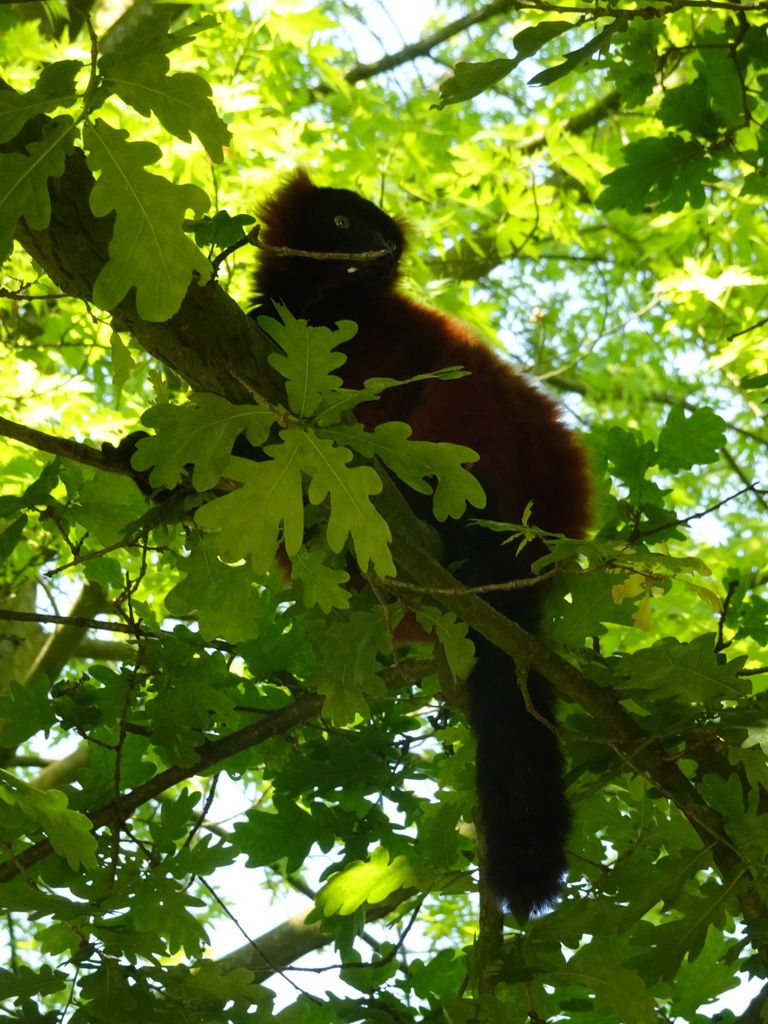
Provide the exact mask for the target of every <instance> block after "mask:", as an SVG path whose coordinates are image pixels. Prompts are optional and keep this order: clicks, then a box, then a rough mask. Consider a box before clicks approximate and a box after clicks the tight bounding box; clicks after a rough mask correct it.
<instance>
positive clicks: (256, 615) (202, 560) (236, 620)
mask: <svg viewBox="0 0 768 1024" xmlns="http://www.w3.org/2000/svg"><path fill="white" fill-rule="evenodd" d="M215 540H216V538H215V537H211V536H206V537H203V539H202V541H201V542H200V543H198V544H197V545H196V546H195V548H194V550H193V551H192V554H191V555H190V556H189V558H185V559H184V560H183V561H182V562H181V564H180V566H179V568H180V569H181V571H182V573H184V574H185V575H184V577H183V579H181V580H180V581H179V582H178V583H177V584H176V586H175V587H173V589H172V590H171V591H170V592H169V593H168V594H167V595H166V598H165V607H166V608H167V610H168V611H169V612H170V614H171V615H175V616H178V617H180V618H181V617H183V616H186V615H188V614H189V613H191V612H195V613H196V617H197V620H198V623H199V626H200V635H201V636H202V637H203V639H205V640H214V639H216V638H217V637H221V638H222V639H223V640H227V641H229V643H233V644H236V643H240V641H241V640H252V639H254V638H255V637H256V636H258V633H259V620H260V618H261V617H262V615H263V613H264V608H263V603H262V600H261V596H260V594H259V590H258V588H257V587H256V586H254V574H253V572H252V570H251V568H250V566H247V565H227V564H226V563H225V562H222V561H221V560H220V559H219V557H218V556H217V555H216V552H215V550H214V548H215Z"/></svg>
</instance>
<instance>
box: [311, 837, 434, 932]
mask: <svg viewBox="0 0 768 1024" xmlns="http://www.w3.org/2000/svg"><path fill="white" fill-rule="evenodd" d="M416 886H417V876H416V872H415V871H414V869H413V868H412V867H411V865H410V864H409V863H408V860H407V858H405V857H403V856H400V857H395V859H394V860H393V861H392V862H391V863H390V860H389V853H388V852H387V850H385V849H384V847H382V846H379V847H377V848H376V849H375V850H374V851H373V853H372V854H371V857H370V860H369V861H367V862H365V861H354V862H353V863H352V864H350V865H349V866H348V867H347V868H345V870H344V871H340V872H338V873H337V874H335V875H331V878H330V880H329V881H328V882H327V883H326V884H325V885H324V886H323V888H322V889H321V890H320V892H319V893H318V894H317V898H316V903H317V906H318V907H319V908H320V910H322V912H323V914H324V915H325V916H326V917H330V915H331V914H341V915H345V914H352V913H354V911H355V910H357V908H358V907H361V906H362V905H363V903H379V902H380V901H381V900H383V899H386V897H387V896H389V894H390V893H392V892H394V891H395V890H396V889H409V888H414V887H416Z"/></svg>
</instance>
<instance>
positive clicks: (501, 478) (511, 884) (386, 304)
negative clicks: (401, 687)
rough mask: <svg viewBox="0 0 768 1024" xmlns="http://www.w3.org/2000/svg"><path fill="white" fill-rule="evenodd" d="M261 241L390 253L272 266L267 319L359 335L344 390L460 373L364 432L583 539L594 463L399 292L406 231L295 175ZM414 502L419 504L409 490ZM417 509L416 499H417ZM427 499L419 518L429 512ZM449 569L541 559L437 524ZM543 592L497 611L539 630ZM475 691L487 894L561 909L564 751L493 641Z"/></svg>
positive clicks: (484, 533)
mask: <svg viewBox="0 0 768 1024" xmlns="http://www.w3.org/2000/svg"><path fill="white" fill-rule="evenodd" d="M259 214H260V220H261V223H262V229H261V235H260V237H261V240H262V241H264V242H266V243H268V244H269V245H271V246H288V247H290V248H292V249H302V250H309V251H315V252H330V253H363V252H371V251H380V252H382V255H381V257H379V258H377V259H375V260H372V261H369V262H352V261H343V260H316V259H312V258H307V257H301V256H285V255H278V254H276V253H273V252H270V251H269V250H267V251H262V252H261V253H260V254H259V262H258V266H257V269H256V274H255V286H256V292H257V299H256V302H257V306H256V308H255V309H254V310H253V311H252V313H251V315H252V316H260V315H262V314H269V315H274V314H275V310H274V303H276V302H279V303H282V304H284V305H285V306H287V307H288V309H289V310H290V311H291V313H293V315H294V316H296V317H299V318H302V319H306V320H308V321H309V322H310V324H313V325H316V326H332V325H333V324H335V323H336V322H337V321H339V320H353V321H354V322H355V323H356V324H357V334H356V335H355V336H354V337H353V338H352V339H351V340H350V341H348V342H346V343H345V345H344V347H343V349H342V351H344V352H345V354H346V357H347V358H346V362H345V363H344V364H343V365H342V366H341V368H340V369H338V370H337V371H336V372H337V373H338V374H339V375H340V376H341V378H342V380H343V382H344V386H345V387H348V388H361V387H362V386H363V382H364V381H365V380H366V379H368V378H369V377H394V378H397V379H407V378H411V377H415V376H417V375H418V374H424V373H429V372H430V371H435V370H439V369H441V368H445V367H449V366H463V367H464V368H465V369H466V370H468V371H469V374H468V375H467V376H464V377H461V378H458V379H454V380H449V381H446V380H435V379H432V380H426V381H419V382H413V383H410V384H407V385H405V386H402V387H398V388H391V389H390V390H388V391H386V392H385V393H384V394H383V395H382V396H381V397H380V398H379V399H378V401H372V402H367V403H365V404H363V405H359V406H358V407H357V409H356V415H357V418H358V419H359V420H360V421H362V423H363V424H364V426H366V427H368V428H373V427H375V426H376V425H377V424H379V423H382V422H385V421H387V420H404V421H405V422H406V423H408V424H410V426H411V428H412V431H413V433H412V436H413V438H415V439H418V440H423V441H452V442H454V443H456V444H462V445H467V446H468V447H470V448H473V449H474V450H475V451H476V452H477V453H478V455H479V456H480V458H479V461H478V462H477V463H476V464H475V465H474V466H473V469H472V471H473V472H474V473H475V475H476V476H477V478H478V480H479V481H480V483H481V484H482V485H483V488H484V489H485V493H486V496H487V506H486V509H485V512H484V513H483V514H484V516H485V517H487V518H489V519H495V520H498V521H501V522H509V523H519V522H521V520H522V517H523V512H524V510H525V508H526V506H527V505H528V504H529V502H532V503H533V504H532V515H531V522H532V523H534V524H535V525H536V526H539V527H541V528H542V529H544V530H547V531H553V532H557V533H564V534H567V535H569V536H571V537H579V536H581V535H582V534H583V532H584V530H585V528H586V526H587V523H588V519H589V483H588V473H587V468H586V464H585V456H584V453H583V451H582V449H581V447H580V446H579V444H578V443H577V441H576V440H575V438H574V436H573V434H572V433H571V432H570V431H569V430H568V429H567V428H566V427H565V426H564V425H563V423H562V422H561V420H560V415H559V412H558V410H557V408H556V406H555V405H554V404H553V403H552V402H551V401H550V399H549V398H547V397H546V396H545V395H544V394H542V393H541V391H539V389H538V388H537V387H535V386H533V385H532V384H530V383H528V382H527V381H526V380H525V379H523V378H522V377H521V376H519V375H518V374H517V373H515V372H514V371H513V370H512V369H511V368H510V367H509V366H508V365H507V363H506V362H504V361H503V360H502V359H501V358H499V356H497V355H496V354H494V353H493V352H492V351H491V350H489V349H488V348H486V347H485V345H484V344H483V343H482V342H481V341H480V340H479V338H478V337H477V336H476V335H475V334H474V333H473V332H472V331H471V330H470V328H469V327H467V326H466V325H465V324H462V323H461V322H460V321H458V320H455V319H453V318H452V317H449V316H445V315H444V314H442V313H440V312H437V311H436V310H434V309H430V308H428V307H427V306H423V305H421V304H420V303H418V302H414V301H413V300H412V299H410V298H408V297H407V296H405V295H403V294H401V293H400V292H399V291H398V290H397V287H396V285H397V279H398V271H399V264H400V258H401V256H402V254H403V250H404V247H405V237H404V232H403V228H402V226H401V223H400V222H399V221H398V220H396V219H393V218H392V217H390V216H388V215H387V214H386V213H384V212H383V211H382V210H380V209H379V208H378V207H377V206H375V205H374V204H373V203H371V202H369V201H368V200H366V199H363V198H362V197H361V196H359V195H357V194H356V193H354V192H350V191H348V190H347V189H339V188H321V187H318V186H315V185H314V184H313V183H312V181H311V179H310V178H309V176H308V174H307V173H306V172H305V171H303V170H299V171H296V172H294V173H293V174H292V175H291V176H290V177H289V178H288V179H287V180H286V181H285V182H284V184H283V185H282V186H281V187H280V188H279V189H278V190H277V191H276V192H275V193H274V195H272V196H271V197H270V198H268V199H267V200H266V201H265V202H264V203H263V205H262V206H261V208H260V210H259ZM404 490H407V488H404ZM406 496H407V495H406ZM419 497H420V496H417V497H416V500H415V501H414V508H417V509H419V510H421V509H423V505H422V501H423V499H422V501H419V500H418V498H419ZM434 525H435V526H436V527H437V529H438V532H439V534H440V537H441V540H442V545H443V560H444V562H445V563H446V564H450V565H451V566H454V565H458V566H459V568H458V569H457V570H456V576H457V577H458V579H460V580H461V581H462V582H463V583H465V584H467V585H468V586H480V585H483V584H488V583H500V582H505V581H508V580H512V579H520V578H523V577H526V576H529V575H530V565H531V561H532V559H533V558H534V557H536V554H538V553H539V552H536V554H533V555H530V556H528V555H527V551H528V549H525V551H524V552H523V553H522V554H521V555H517V554H516V553H515V550H514V547H513V545H502V543H501V537H502V536H503V535H500V534H499V533H496V532H494V531H491V530H488V529H486V528H483V527H481V526H477V525H471V524H470V523H469V522H467V521H458V522H457V521H448V522H446V523H439V524H438V523H435V524H434ZM539 595H540V588H538V587H528V588H524V589H519V590H511V591H496V592H493V594H492V596H489V597H488V601H489V603H491V604H492V605H493V606H494V607H495V608H497V609H498V610H499V611H501V612H502V613H503V614H504V615H506V616H507V617H508V618H510V619H512V620H514V621H515V622H517V623H519V624H520V625H522V626H523V627H524V628H526V629H530V630H536V629H537V628H538V625H539V607H538V605H539V604H540V596H539ZM471 636H472V639H473V641H474V644H475V652H476V658H477V660H476V663H475V666H474V668H473V669H472V672H471V674H470V677H469V680H468V689H469V707H470V715H469V717H470V723H471V726H472V729H473V731H474V733H475V736H476V738H477V790H478V794H479V798H480V805H481V811H482V823H483V832H484V843H485V851H486V853H485V861H486V875H487V884H488V887H489V889H490V891H491V893H492V894H493V895H494V896H495V898H496V899H497V901H498V902H499V904H500V905H501V906H502V908H503V909H505V910H512V911H515V912H516V913H519V914H522V915H528V914H531V913H536V912H537V911H541V910H543V909H546V908H547V907H548V906H550V905H551V904H552V902H553V901H554V899H555V898H556V896H557V894H558V892H559V889H560V885H561V883H562V880H563V878H564V876H565V873H566V859H565V851H564V844H565V840H566V838H567V834H568V830H569V824H570V817H571V814H570V809H569V806H568V803H567V801H566V798H565V794H564V791H563V780H562V773H563V761H562V755H561V753H560V749H559V744H558V740H557V737H556V735H555V734H554V733H553V731H552V730H551V729H548V728H547V727H546V725H545V724H544V723H543V722H542V721H539V720H537V718H535V717H534V716H533V715H531V714H530V713H529V711H528V710H527V709H526V707H525V703H524V699H523V695H522V693H521V690H520V687H519V686H518V683H517V679H516V675H515V666H514V663H513V661H512V660H511V658H510V657H509V656H508V655H507V654H504V653H503V652H502V651H500V650H499V649H498V648H496V647H494V646H493V645H492V644H490V643H489V641H487V640H486V639H485V638H484V637H482V636H480V635H479V634H477V633H474V632H473V633H472V634H471ZM528 690H529V694H530V699H531V701H532V703H533V705H534V707H535V708H536V710H537V712H538V714H539V716H541V717H542V718H544V719H546V720H548V721H553V716H554V708H553V704H554V698H553V694H552V692H551V688H550V685H549V683H547V681H546V680H544V679H543V678H541V677H540V676H539V675H537V674H536V673H531V674H530V675H529V678H528Z"/></svg>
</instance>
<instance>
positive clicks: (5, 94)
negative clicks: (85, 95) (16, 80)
mask: <svg viewBox="0 0 768 1024" xmlns="http://www.w3.org/2000/svg"><path fill="white" fill-rule="evenodd" d="M82 66H83V65H82V64H81V63H80V61H79V60H60V61H57V62H56V63H55V64H47V65H46V66H45V67H44V68H42V70H41V71H40V74H39V76H38V79H37V81H36V82H35V87H34V89H30V91H29V92H25V93H18V92H14V90H13V89H2V90H0V142H8V141H9V139H13V138H15V137H16V136H17V135H18V134H19V132H20V131H21V129H22V128H23V127H24V125H25V124H26V123H27V121H29V120H31V118H33V117H37V115H38V114H49V113H50V112H51V111H52V110H56V109H57V108H58V107H69V106H71V105H72V104H73V103H74V102H75V100H76V99H77V93H76V91H75V75H76V74H77V72H78V71H79V70H80V68H81V67H82Z"/></svg>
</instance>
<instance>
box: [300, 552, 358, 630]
mask: <svg viewBox="0 0 768 1024" xmlns="http://www.w3.org/2000/svg"><path fill="white" fill-rule="evenodd" d="M291 579H292V580H294V581H297V582H299V583H301V585H302V591H303V595H304V604H305V605H306V606H307V608H313V607H314V606H315V605H319V607H320V610H321V611H322V612H323V614H324V615H328V613H329V612H330V611H331V610H332V609H333V608H348V607H349V591H348V590H345V584H346V583H348V582H349V573H348V572H345V571H344V570H343V569H334V568H333V567H332V566H330V565H328V564H327V563H326V561H325V556H324V553H323V551H322V550H321V549H320V548H316V547H315V548H308V547H305V546H302V547H301V548H300V549H299V550H298V551H297V552H296V554H295V555H293V557H292V558H291Z"/></svg>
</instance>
